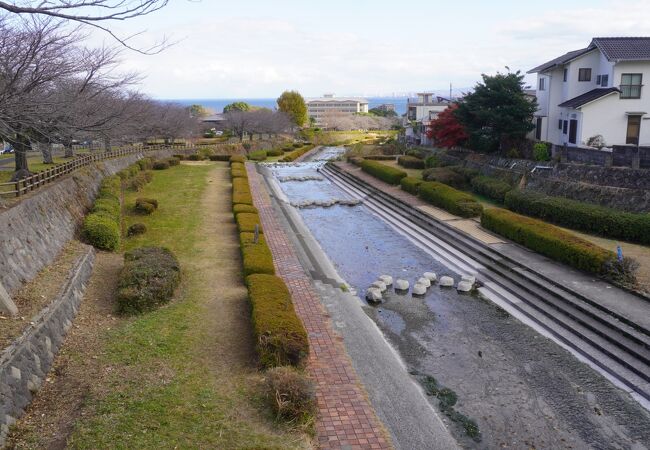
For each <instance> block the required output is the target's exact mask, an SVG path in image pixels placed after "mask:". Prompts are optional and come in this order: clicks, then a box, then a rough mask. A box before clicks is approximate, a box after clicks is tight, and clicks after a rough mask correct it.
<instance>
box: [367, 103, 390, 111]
mask: <svg viewBox="0 0 650 450" xmlns="http://www.w3.org/2000/svg"><path fill="white" fill-rule="evenodd" d="M372 109H376V110H378V111H395V105H393V104H392V103H382V104H381V105H379V106H375V107H374V108H372Z"/></svg>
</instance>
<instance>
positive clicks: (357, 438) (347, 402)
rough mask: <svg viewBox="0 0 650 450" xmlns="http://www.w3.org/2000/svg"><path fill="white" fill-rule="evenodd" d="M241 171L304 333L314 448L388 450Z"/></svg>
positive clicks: (263, 195)
mask: <svg viewBox="0 0 650 450" xmlns="http://www.w3.org/2000/svg"><path fill="white" fill-rule="evenodd" d="M247 169H248V179H249V182H250V187H251V193H252V194H253V201H254V202H255V206H256V207H257V209H258V210H259V213H260V221H261V222H262V227H263V229H264V237H265V238H266V242H267V243H268V245H269V247H270V249H271V252H272V253H273V260H274V263H275V268H276V272H277V274H278V275H279V276H280V277H281V278H282V279H283V280H284V281H285V283H286V284H287V287H288V288H289V291H290V292H291V295H292V297H293V302H294V305H295V308H296V312H297V313H298V316H299V317H300V318H301V319H302V322H303V323H304V325H305V328H306V329H307V333H308V334H309V345H310V354H309V359H308V362H307V370H308V371H309V374H310V375H311V377H312V378H313V379H314V380H315V382H316V399H317V403H318V418H317V420H316V433H317V439H318V445H319V448H322V449H388V448H392V446H391V444H390V441H389V439H388V438H387V433H386V432H385V430H384V428H383V425H382V424H381V422H380V421H379V419H378V418H377V416H376V414H375V411H374V410H373V408H372V406H371V405H370V402H369V401H368V398H367V396H366V394H365V391H364V389H363V387H362V386H361V382H360V381H359V378H358V377H357V374H356V372H355V371H354V368H353V367H352V363H351V361H350V359H349V356H348V354H347V352H346V350H345V347H344V346H343V342H342V338H341V336H340V335H339V334H338V333H336V332H335V331H334V329H333V328H332V324H331V321H330V319H329V316H328V314H327V312H326V311H325V309H324V307H323V306H322V304H321V302H320V298H319V296H318V294H317V293H316V291H315V290H314V288H313V286H312V284H311V280H310V278H309V276H308V275H307V274H306V272H305V271H304V269H303V267H302V265H301V264H300V261H299V260H298V257H297V255H296V253H295V251H294V248H293V245H292V244H291V242H290V241H289V238H288V237H287V235H286V234H285V231H284V229H283V228H282V227H281V226H280V225H279V223H278V221H277V219H276V217H275V215H274V212H273V208H272V206H271V199H270V198H269V195H268V193H267V192H266V189H265V188H264V186H263V185H262V179H261V177H260V175H259V174H258V173H257V172H256V170H255V167H254V165H251V164H247Z"/></svg>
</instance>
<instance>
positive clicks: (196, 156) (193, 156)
mask: <svg viewBox="0 0 650 450" xmlns="http://www.w3.org/2000/svg"><path fill="white" fill-rule="evenodd" d="M187 159H188V161H202V160H203V155H200V154H198V153H193V154H191V155H189V156H188V157H187Z"/></svg>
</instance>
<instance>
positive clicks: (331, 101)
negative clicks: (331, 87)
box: [305, 94, 368, 124]
mask: <svg viewBox="0 0 650 450" xmlns="http://www.w3.org/2000/svg"><path fill="white" fill-rule="evenodd" d="M305 103H307V114H308V115H309V117H313V118H314V119H315V120H316V123H317V124H319V123H322V121H323V118H324V117H326V116H327V115H328V114H341V113H343V114H357V113H367V112H368V100H366V99H365V98H353V97H334V94H325V95H324V96H323V97H320V98H308V99H306V100H305Z"/></svg>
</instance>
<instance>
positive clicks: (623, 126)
mask: <svg viewBox="0 0 650 450" xmlns="http://www.w3.org/2000/svg"><path fill="white" fill-rule="evenodd" d="M528 73H536V74H537V92H536V96H537V103H538V105H539V107H538V110H537V113H536V114H535V125H536V127H535V132H534V133H535V139H536V140H539V141H547V142H551V143H552V144H555V145H559V146H562V145H564V144H566V145H568V146H588V145H590V144H591V143H593V142H594V139H593V138H594V137H595V136H602V138H603V141H604V145H605V146H607V147H611V146H614V145H635V146H638V145H641V146H644V145H645V146H647V145H650V92H649V91H648V88H645V87H644V82H645V81H648V80H650V37H600V38H598V37H597V38H593V39H592V41H591V43H590V44H589V45H588V46H587V47H585V48H582V49H578V50H573V51H570V52H568V53H565V54H564V55H562V56H559V57H557V58H555V59H552V60H550V61H548V62H546V63H544V64H542V65H540V66H537V67H535V68H534V69H531V70H530V71H528ZM602 144H603V143H602V142H601V145H602Z"/></svg>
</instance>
